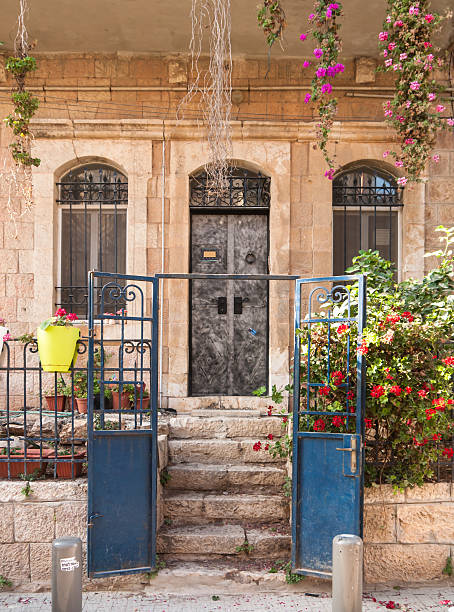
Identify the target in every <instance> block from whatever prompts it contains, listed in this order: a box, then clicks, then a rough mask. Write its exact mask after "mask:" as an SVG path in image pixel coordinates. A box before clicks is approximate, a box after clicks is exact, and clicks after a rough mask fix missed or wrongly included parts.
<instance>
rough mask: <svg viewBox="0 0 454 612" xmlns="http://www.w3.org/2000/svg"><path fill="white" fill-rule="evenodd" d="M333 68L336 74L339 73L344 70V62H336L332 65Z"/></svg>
mask: <svg viewBox="0 0 454 612" xmlns="http://www.w3.org/2000/svg"><path fill="white" fill-rule="evenodd" d="M334 70H335V72H336V74H337V73H339V72H344V70H345V66H344V64H336V65H335V66H334Z"/></svg>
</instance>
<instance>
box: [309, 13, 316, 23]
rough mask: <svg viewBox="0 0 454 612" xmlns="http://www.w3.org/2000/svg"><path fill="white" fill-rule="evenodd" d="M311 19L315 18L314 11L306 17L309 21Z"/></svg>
mask: <svg viewBox="0 0 454 612" xmlns="http://www.w3.org/2000/svg"><path fill="white" fill-rule="evenodd" d="M313 19H315V14H314V13H311V14H310V15H309V17H308V20H309V21H312V20H313Z"/></svg>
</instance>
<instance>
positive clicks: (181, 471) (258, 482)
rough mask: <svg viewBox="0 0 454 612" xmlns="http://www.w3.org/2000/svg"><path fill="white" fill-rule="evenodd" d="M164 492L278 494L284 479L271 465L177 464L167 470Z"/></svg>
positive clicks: (280, 471) (277, 468) (278, 468)
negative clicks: (167, 476) (168, 477)
mask: <svg viewBox="0 0 454 612" xmlns="http://www.w3.org/2000/svg"><path fill="white" fill-rule="evenodd" d="M167 472H168V474H169V476H170V480H169V481H168V483H167V484H166V490H180V491H184V490H186V491H223V492H224V491H230V492H237V493H265V492H266V493H278V494H279V493H280V494H281V493H282V486H283V484H284V482H285V477H286V476H287V471H286V470H285V469H284V468H281V467H276V466H274V465H255V464H247V465H227V464H226V465H219V464H207V463H179V464H177V465H171V466H169V467H168V469H167Z"/></svg>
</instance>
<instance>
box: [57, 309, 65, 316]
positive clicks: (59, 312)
mask: <svg viewBox="0 0 454 612" xmlns="http://www.w3.org/2000/svg"><path fill="white" fill-rule="evenodd" d="M65 314H66V310H65V309H64V308H58V310H56V311H55V316H56V317H64V316H65Z"/></svg>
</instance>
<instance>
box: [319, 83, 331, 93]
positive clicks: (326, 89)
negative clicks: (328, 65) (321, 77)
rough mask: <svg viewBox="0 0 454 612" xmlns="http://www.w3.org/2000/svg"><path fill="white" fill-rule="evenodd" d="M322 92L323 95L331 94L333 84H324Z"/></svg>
mask: <svg viewBox="0 0 454 612" xmlns="http://www.w3.org/2000/svg"><path fill="white" fill-rule="evenodd" d="M321 91H322V93H331V92H332V91H333V88H332V86H331V83H323V85H322V89H321Z"/></svg>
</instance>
